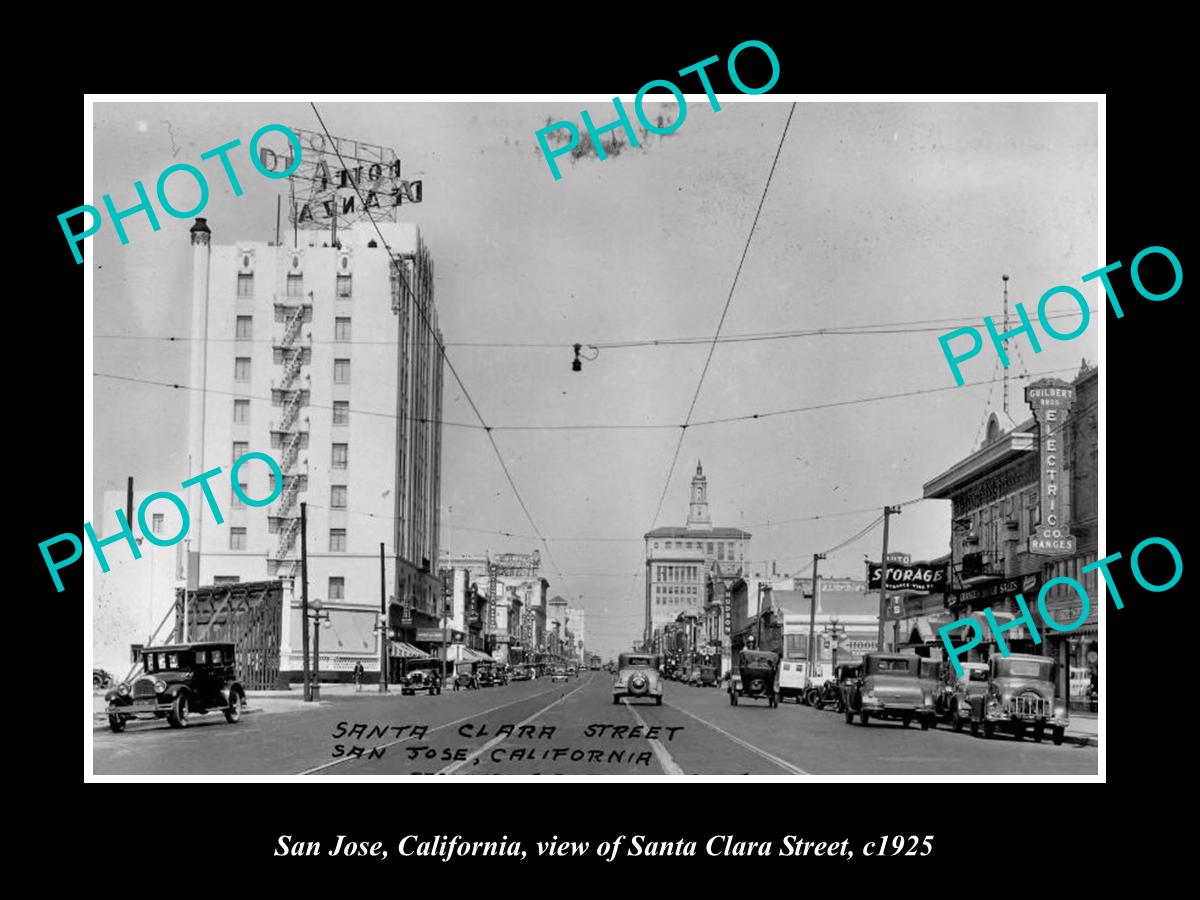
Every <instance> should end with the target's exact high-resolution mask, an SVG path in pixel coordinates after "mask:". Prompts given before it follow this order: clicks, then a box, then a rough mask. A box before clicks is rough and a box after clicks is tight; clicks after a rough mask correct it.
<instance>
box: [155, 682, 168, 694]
mask: <svg viewBox="0 0 1200 900" xmlns="http://www.w3.org/2000/svg"><path fill="white" fill-rule="evenodd" d="M166 689H167V683H166V682H165V681H160V680H158V679H155V681H154V693H156V694H161V693H162V692H163V691H165V690H166Z"/></svg>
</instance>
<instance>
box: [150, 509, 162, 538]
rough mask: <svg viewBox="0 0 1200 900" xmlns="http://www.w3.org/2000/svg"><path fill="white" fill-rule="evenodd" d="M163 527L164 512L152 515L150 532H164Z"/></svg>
mask: <svg viewBox="0 0 1200 900" xmlns="http://www.w3.org/2000/svg"><path fill="white" fill-rule="evenodd" d="M162 528H163V514H162V513H154V514H153V515H152V516H151V517H150V533H151V534H162Z"/></svg>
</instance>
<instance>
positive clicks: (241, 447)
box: [233, 441, 250, 462]
mask: <svg viewBox="0 0 1200 900" xmlns="http://www.w3.org/2000/svg"><path fill="white" fill-rule="evenodd" d="M249 452H250V444H249V443H248V442H247V441H234V442H233V461H234V462H237V461H238V460H239V459H241V458H242V457H243V456H245V455H246V454H247V453H249Z"/></svg>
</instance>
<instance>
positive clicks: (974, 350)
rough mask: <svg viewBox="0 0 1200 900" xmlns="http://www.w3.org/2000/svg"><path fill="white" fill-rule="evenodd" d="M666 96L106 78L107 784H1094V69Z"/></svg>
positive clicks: (1148, 263) (1144, 273) (86, 259)
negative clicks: (978, 94) (398, 94)
mask: <svg viewBox="0 0 1200 900" xmlns="http://www.w3.org/2000/svg"><path fill="white" fill-rule="evenodd" d="M747 55H749V51H748V52H747ZM722 65H724V64H723V63H722ZM653 74H654V73H648V75H647V77H650V76H651V75H653ZM679 84H680V85H681V87H682V89H683V90H684V92H685V94H684V95H683V96H682V97H676V96H673V95H672V94H671V93H670V92H669V91H667V90H665V89H663V88H662V87H658V88H655V89H652V90H651V91H650V92H648V93H646V94H645V95H644V96H642V95H638V96H637V98H636V99H635V97H634V96H633V94H627V95H622V96H621V97H620V98H619V99H618V100H617V101H616V102H614V101H611V100H604V99H597V98H596V97H595V96H591V95H589V96H588V97H586V98H581V99H577V100H565V99H561V97H558V96H556V98H555V99H545V100H534V99H530V98H529V97H523V98H520V99H510V100H505V99H501V98H499V97H495V96H491V97H487V96H478V97H476V98H474V99H467V98H463V99H454V98H451V97H439V98H436V99H432V98H422V97H419V96H411V97H406V98H401V99H399V100H395V101H392V100H382V99H379V98H373V97H355V96H352V95H346V96H338V97H334V98H330V99H324V100H314V101H313V102H311V103H309V102H300V101H299V100H297V99H295V98H288V99H274V98H272V97H270V96H267V95H263V96H255V97H252V98H251V99H246V98H243V97H239V98H237V99H236V100H230V99H227V98H212V99H201V98H197V97H182V96H181V97H179V98H177V99H164V98H162V97H158V98H155V99H142V98H138V97H104V98H95V99H94V102H92V103H91V105H90V107H89V113H88V115H89V116H90V120H89V121H90V127H89V132H88V133H89V135H90V141H91V144H90V147H88V148H87V154H88V155H89V160H88V163H89V166H90V168H89V172H90V179H91V181H90V189H91V192H90V194H89V195H88V197H87V198H86V199H85V200H83V201H81V202H85V203H87V204H88V206H87V207H86V208H80V209H78V210H76V211H74V213H73V215H72V217H70V218H61V217H60V223H61V224H62V225H63V234H64V239H65V241H66V243H67V245H68V250H67V252H70V253H75V254H76V258H77V259H82V262H80V263H79V265H80V266H81V267H82V270H84V271H85V272H86V273H87V275H86V277H87V279H88V281H89V285H90V287H89V294H88V297H89V298H90V302H89V304H88V309H89V316H90V319H89V324H88V332H89V336H90V341H91V349H90V353H91V356H90V363H89V374H91V373H94V375H93V377H91V396H90V400H89V403H88V405H89V407H90V415H91V420H90V426H89V427H90V435H89V440H90V448H89V453H90V456H89V457H88V459H90V464H89V465H90V470H91V482H90V485H89V486H88V488H87V490H88V492H89V497H88V500H89V502H90V504H91V508H90V509H91V513H90V514H91V518H90V521H89V524H88V526H87V528H84V529H82V531H81V530H80V528H79V526H78V525H76V527H75V531H76V534H75V535H60V536H59V537H60V538H61V540H57V542H55V541H47V542H46V543H45V544H43V545H42V554H43V557H44V558H45V560H46V570H45V572H43V573H39V577H41V578H42V579H43V580H44V581H45V583H46V586H48V588H49V589H50V590H52V591H53V590H54V589H55V586H56V585H57V587H58V589H59V590H61V589H62V583H61V581H60V580H59V578H60V575H61V574H62V573H63V572H65V571H67V568H68V567H70V566H74V567H81V568H82V569H83V570H84V571H85V576H84V578H85V582H86V584H87V588H86V590H87V596H88V602H89V603H90V610H89V612H88V617H89V623H90V626H89V627H90V634H91V655H92V659H91V665H92V670H93V684H92V690H91V694H90V698H89V704H90V705H89V706H88V708H87V711H86V715H87V717H88V720H89V727H90V731H91V734H90V745H89V752H90V757H91V767H92V775H93V776H96V777H99V776H126V777H134V778H150V777H157V776H229V777H232V776H254V777H260V778H266V777H274V776H303V777H305V778H308V777H329V776H341V777H345V776H374V777H378V776H413V775H444V776H459V777H465V776H485V775H486V776H508V777H513V776H516V777H527V776H535V775H540V776H571V777H584V778H594V777H620V778H625V779H627V778H630V777H633V776H676V777H694V776H710V777H711V776H741V777H750V778H753V777H761V776H790V777H793V778H799V779H803V778H821V777H825V778H840V779H853V778H858V777H867V776H871V777H879V776H883V777H892V778H897V779H904V778H914V777H941V778H946V779H950V778H954V779H958V778H962V777H963V776H1017V777H1021V778H1026V777H1030V776H1055V777H1066V776H1091V778H1092V779H1096V778H1098V777H1099V776H1100V775H1101V774H1102V773H1101V771H1100V761H1099V759H1098V756H1099V753H1100V741H1101V740H1102V737H1103V735H1102V734H1101V728H1100V708H1101V707H1100V700H1101V688H1102V679H1101V675H1102V668H1101V658H1100V653H1101V646H1100V620H1101V619H1102V618H1103V617H1104V615H1105V614H1112V609H1113V607H1111V606H1108V607H1107V610H1106V609H1105V607H1104V604H1105V603H1107V602H1109V601H1106V600H1103V599H1102V598H1103V597H1104V594H1103V593H1102V589H1103V587H1104V584H1103V578H1102V574H1103V573H1102V570H1101V569H1100V568H1099V567H1098V566H1097V565H1096V563H1097V560H1098V559H1102V558H1103V557H1104V556H1105V552H1104V549H1103V548H1102V547H1101V546H1100V544H1101V520H1102V514H1103V504H1102V497H1103V491H1104V475H1103V472H1102V471H1101V470H1100V466H1099V460H1100V445H1101V443H1102V441H1103V428H1102V418H1103V409H1102V398H1103V396H1104V394H1103V391H1102V383H1101V382H1102V379H1103V378H1104V372H1103V370H1102V369H1103V365H1102V363H1103V360H1102V358H1101V347H1102V342H1101V339H1100V338H1101V327H1102V320H1103V319H1104V317H1105V315H1106V312H1107V310H1108V306H1109V303H1108V300H1107V299H1106V296H1105V288H1104V279H1103V278H1100V277H1098V276H1097V275H1096V274H1095V273H1096V272H1097V270H1100V269H1102V268H1103V267H1104V266H1105V264H1106V263H1108V262H1110V260H1108V259H1106V258H1104V256H1103V250H1104V247H1103V243H1102V241H1101V234H1100V233H1101V228H1102V225H1103V212H1104V196H1103V193H1102V183H1103V168H1102V166H1103V135H1102V119H1101V115H1102V112H1103V109H1102V100H1101V99H1098V98H1095V97H1085V98H1077V97H1066V98H1027V99H993V98H979V99H969V98H968V99H964V98H961V97H948V98H938V97H916V98H911V99H900V98H898V99H892V100H886V101H885V100H880V99H858V98H855V97H849V96H848V97H845V98H841V99H823V100H819V101H818V100H813V99H810V98H806V97H798V96H792V95H776V94H775V93H774V92H770V91H767V92H763V93H757V94H755V93H748V92H746V91H744V90H742V88H741V86H738V90H733V89H728V93H727V92H726V88H720V89H719V90H718V93H717V94H715V95H714V94H711V93H708V94H706V93H704V92H702V91H701V90H700V86H699V83H698V82H695V81H694V76H693V81H686V82H685V81H684V80H682V79H680V80H679ZM739 90H742V92H741V93H739ZM681 99H684V100H685V102H684V103H680V100H681ZM1172 259H1173V258H1168V257H1166V256H1164V255H1163V254H1158V253H1154V254H1150V255H1149V256H1147V257H1146V258H1145V259H1144V260H1142V261H1141V262H1140V265H1141V269H1140V273H1141V278H1142V280H1143V282H1144V284H1145V286H1146V288H1147V290H1149V291H1158V292H1165V291H1166V290H1167V289H1168V288H1169V287H1170V283H1171V268H1172V265H1171V260H1172ZM1124 266H1125V268H1126V270H1128V269H1129V268H1130V266H1131V260H1129V259H1126V260H1125V261H1124ZM1121 275H1122V277H1125V273H1124V272H1122V273H1121ZM1114 277H1115V276H1114ZM1139 283H1141V282H1139ZM1124 284H1126V285H1127V284H1128V282H1124ZM1123 290H1127V291H1129V293H1130V294H1133V292H1132V289H1130V288H1128V287H1125V288H1123ZM1139 290H1140V288H1139ZM1134 296H1135V297H1136V295H1134ZM1128 302H1129V303H1131V304H1132V303H1136V302H1139V301H1138V300H1133V299H1131V300H1130V301H1128ZM1108 327H1110V328H1119V327H1122V326H1121V325H1120V324H1115V325H1114V324H1112V323H1111V321H1110V323H1109V325H1108ZM69 524H70V523H64V529H66V527H67V526H68V525H69ZM1147 533H1148V534H1149V533H1150V532H1147ZM46 537H48V538H49V537H51V536H50V535H46ZM68 538H70V540H68ZM73 549H74V550H77V551H78V552H77V553H73V552H72V551H73ZM1120 549H1126V548H1120ZM1127 555H1128V552H1127ZM1164 555H1165V554H1164Z"/></svg>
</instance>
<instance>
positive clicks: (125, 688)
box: [117, 682, 129, 697]
mask: <svg viewBox="0 0 1200 900" xmlns="http://www.w3.org/2000/svg"><path fill="white" fill-rule="evenodd" d="M117 693H118V694H120V695H121V696H122V697H124V696H125V695H126V694H128V693H129V685H127V684H126V683H125V682H121V683H120V684H119V685H118V686H117Z"/></svg>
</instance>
